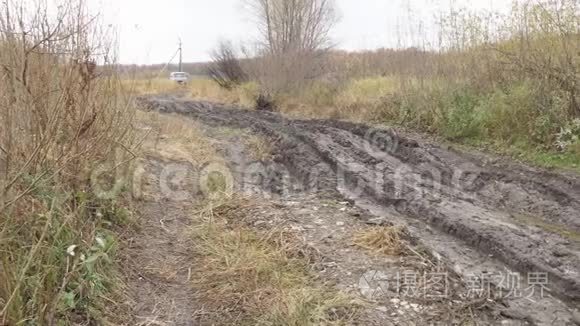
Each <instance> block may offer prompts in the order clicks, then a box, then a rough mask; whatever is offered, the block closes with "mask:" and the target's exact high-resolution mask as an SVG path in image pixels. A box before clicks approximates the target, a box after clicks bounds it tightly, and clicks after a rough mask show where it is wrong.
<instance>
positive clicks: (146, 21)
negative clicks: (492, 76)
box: [92, 0, 511, 64]
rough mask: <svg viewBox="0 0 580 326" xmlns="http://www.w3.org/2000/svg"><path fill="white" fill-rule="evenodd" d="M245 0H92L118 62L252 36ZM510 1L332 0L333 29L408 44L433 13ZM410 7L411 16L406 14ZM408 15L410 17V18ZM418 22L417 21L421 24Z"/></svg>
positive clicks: (353, 37) (350, 38)
mask: <svg viewBox="0 0 580 326" xmlns="http://www.w3.org/2000/svg"><path fill="white" fill-rule="evenodd" d="M244 1H247V0H162V1H160V0H155V1H149V0H148V1H145V0H92V3H93V4H95V7H96V8H100V10H101V11H102V13H103V17H104V20H105V21H107V22H109V23H112V24H114V25H116V26H117V30H118V33H119V41H120V42H119V43H120V45H119V46H120V49H119V51H120V53H119V57H120V58H119V59H120V62H121V63H138V64H152V63H162V62H167V61H168V60H169V59H170V58H171V56H172V55H173V53H174V52H175V50H176V48H177V43H178V38H179V37H181V38H182V40H183V43H184V53H183V54H184V61H186V62H194V61H205V60H207V59H208V58H209V52H210V51H211V49H212V48H213V47H214V46H215V45H216V44H217V42H218V41H219V40H220V39H230V40H233V41H234V42H235V43H238V44H241V43H247V42H252V41H253V40H255V39H256V32H255V27H254V25H253V23H252V20H253V18H252V16H251V15H250V13H249V12H248V11H247V10H246V9H245V6H244ZM510 3H511V0H336V4H337V7H338V10H339V13H340V17H341V20H340V22H339V23H338V25H337V26H336V28H335V30H334V31H333V37H334V41H335V43H336V44H337V46H338V47H339V48H342V49H348V50H360V49H374V48H379V47H396V46H400V45H402V46H412V45H416V43H417V42H419V41H422V40H425V39H432V38H433V33H434V25H433V23H432V21H433V18H434V16H435V15H436V14H437V12H441V11H444V10H448V9H449V7H450V4H453V6H454V7H459V6H466V7H470V8H477V9H490V8H492V9H494V10H499V11H505V10H507V8H509V4H510ZM411 12H412V15H411V14H410V13H411ZM410 17H413V18H410ZM419 22H423V23H422V27H421V29H420V28H419Z"/></svg>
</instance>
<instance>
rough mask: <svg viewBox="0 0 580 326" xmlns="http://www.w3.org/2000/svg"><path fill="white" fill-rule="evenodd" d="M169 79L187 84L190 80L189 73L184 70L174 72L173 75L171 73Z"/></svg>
mask: <svg viewBox="0 0 580 326" xmlns="http://www.w3.org/2000/svg"><path fill="white" fill-rule="evenodd" d="M169 79H171V80H173V81H175V82H177V83H179V84H187V82H188V81H189V74H188V73H186V72H182V71H179V72H172V73H171V75H169Z"/></svg>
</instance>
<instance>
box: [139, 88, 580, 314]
mask: <svg viewBox="0 0 580 326" xmlns="http://www.w3.org/2000/svg"><path fill="white" fill-rule="evenodd" d="M144 102H145V104H146V105H147V106H148V107H149V108H151V109H155V110H158V111H161V112H167V113H180V114H185V115H187V116H189V117H191V118H194V119H196V120H200V121H201V122H203V123H206V124H208V125H212V126H234V127H238V128H249V129H251V130H253V131H254V132H256V133H259V134H262V135H265V136H267V137H268V138H270V139H271V140H272V141H273V142H274V143H275V144H276V149H277V151H276V155H277V161H278V162H279V163H282V164H284V165H285V166H286V167H287V168H288V170H289V171H290V172H291V173H292V174H293V176H295V177H296V178H297V179H299V180H301V181H302V182H303V184H304V188H306V190H309V191H323V192H329V193H334V194H336V195H338V193H339V192H340V193H342V195H344V196H346V197H349V198H350V199H353V200H355V201H357V203H359V204H360V205H361V206H364V207H366V208H368V209H369V210H371V211H374V212H375V213H377V215H379V216H385V215H387V216H390V218H391V219H395V220H398V221H399V222H402V223H405V224H407V225H408V226H409V228H410V230H411V231H412V232H413V233H414V235H415V236H417V237H418V238H420V239H421V240H422V241H423V242H424V243H426V244H427V245H428V246H429V247H430V248H431V249H432V250H433V251H434V252H435V253H437V254H438V255H439V256H441V257H442V258H443V259H444V260H445V261H447V262H448V263H449V264H450V265H452V266H453V267H454V269H455V270H456V271H458V272H460V273H462V274H464V275H466V274H470V273H473V274H476V273H484V272H488V273H489V272H494V271H499V272H505V270H506V269H508V270H511V269H514V270H516V271H519V272H521V273H530V272H533V273H542V274H546V275H547V277H548V278H549V288H550V290H551V291H552V294H554V295H555V296H557V297H559V298H560V299H563V300H564V301H566V302H568V304H569V305H576V304H578V303H579V302H580V274H579V273H580V239H579V238H580V217H579V215H580V214H579V213H580V180H579V178H578V177H575V176H565V175H560V174H555V173H546V172H542V171H535V170H533V169H530V168H525V167H521V166H517V165H514V166H511V165H505V166H491V167H489V166H488V165H487V164H486V162H484V160H483V159H481V158H478V157H475V156H470V155H469V154H463V153H459V152H456V151H453V150H449V149H444V148H442V147H440V146H437V145H434V144H430V143H428V142H423V141H420V140H414V139H411V138H409V137H402V136H397V135H396V134H393V132H391V131H387V130H380V129H379V130H377V129H373V128H372V127H368V126H365V125H361V124H355V123H350V122H340V121H330V120H292V119H288V118H285V117H283V116H281V115H278V114H275V113H269V112H257V111H247V110H239V109H234V110H230V109H228V108H226V107H223V106H220V105H216V104H212V103H208V102H188V101H180V100H175V99H159V98H157V99H146V100H144ZM395 136H396V137H395ZM369 138H372V139H369ZM374 138H377V139H378V140H379V142H380V141H394V142H396V146H391V147H390V148H386V149H385V148H383V147H385V146H381V145H384V144H372V142H374V140H375V139H374ZM369 142H371V144H369ZM375 145H378V146H375ZM387 145H392V144H387ZM386 147H389V146H386ZM498 169H502V170H501V171H498ZM379 223H380V222H379ZM458 239H459V240H460V241H457V240H458ZM465 244H467V245H468V246H465ZM524 275H525V274H524ZM496 285H497V286H499V287H501V285H500V284H496ZM535 300H536V302H535V303H528V302H527V300H525V299H522V300H519V299H518V300H516V299H514V300H510V305H511V306H512V308H514V309H515V310H516V311H518V313H523V314H524V316H526V318H527V319H528V320H529V321H531V322H533V323H537V324H551V322H550V321H553V320H554V318H556V319H558V318H561V319H562V320H566V319H569V320H570V318H568V317H570V316H571V310H570V309H568V308H567V307H566V306H565V305H563V304H562V303H561V302H560V301H559V300H557V299H555V298H545V297H544V298H535ZM536 307H537V309H536ZM540 308H541V309H540Z"/></svg>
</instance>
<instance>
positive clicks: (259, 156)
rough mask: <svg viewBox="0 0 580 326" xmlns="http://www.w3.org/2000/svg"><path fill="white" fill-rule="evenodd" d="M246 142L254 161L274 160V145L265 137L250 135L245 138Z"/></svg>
mask: <svg viewBox="0 0 580 326" xmlns="http://www.w3.org/2000/svg"><path fill="white" fill-rule="evenodd" d="M244 140H245V143H246V145H247V146H248V150H249V151H250V155H251V156H252V158H253V159H255V160H258V161H268V160H270V159H271V158H272V153H273V151H274V149H273V148H272V143H271V142H269V141H268V140H267V139H265V138H264V137H261V136H258V135H254V134H250V135H248V136H247V137H245V138H244Z"/></svg>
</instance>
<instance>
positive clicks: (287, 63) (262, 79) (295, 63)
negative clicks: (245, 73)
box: [249, 0, 337, 97]
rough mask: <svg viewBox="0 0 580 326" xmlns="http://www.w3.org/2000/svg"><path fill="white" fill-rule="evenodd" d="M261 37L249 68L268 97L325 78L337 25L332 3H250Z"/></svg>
mask: <svg viewBox="0 0 580 326" xmlns="http://www.w3.org/2000/svg"><path fill="white" fill-rule="evenodd" d="M250 4H251V7H252V9H253V11H254V13H255V15H256V18H257V21H258V29H259V31H260V33H261V42H260V46H259V48H258V49H257V50H256V51H255V53H254V55H253V56H254V57H256V58H258V59H257V60H255V61H254V62H253V64H251V65H250V68H249V69H250V71H251V74H252V76H253V77H254V78H255V79H256V80H258V82H259V84H260V85H261V86H262V88H263V91H262V92H263V93H264V95H265V96H270V97H274V96H275V95H276V94H278V93H280V92H283V91H292V90H296V89H299V88H301V87H304V86H306V85H307V84H308V83H309V82H310V81H312V80H314V79H315V78H317V77H319V76H321V75H322V73H323V71H324V67H325V64H324V62H325V61H326V54H327V53H328V51H329V50H330V49H331V48H332V43H331V40H330V36H329V33H330V31H331V29H332V27H333V26H334V25H335V23H336V21H337V14H336V9H335V4H334V2H333V1H332V0H290V1H282V0H251V1H250Z"/></svg>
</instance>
